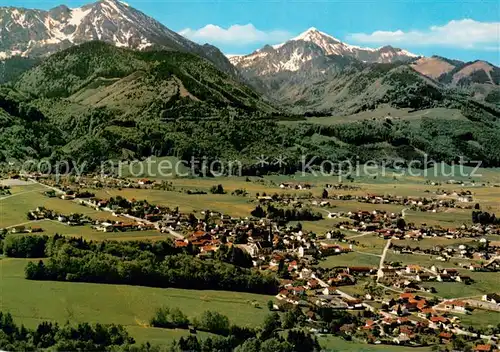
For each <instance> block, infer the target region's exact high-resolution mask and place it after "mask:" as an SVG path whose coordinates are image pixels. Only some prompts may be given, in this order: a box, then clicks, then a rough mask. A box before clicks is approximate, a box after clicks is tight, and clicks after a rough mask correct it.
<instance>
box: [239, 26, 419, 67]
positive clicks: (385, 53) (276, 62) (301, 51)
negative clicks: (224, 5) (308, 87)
mask: <svg viewBox="0 0 500 352" xmlns="http://www.w3.org/2000/svg"><path fill="white" fill-rule="evenodd" d="M330 55H337V56H348V57H353V58H355V59H358V60H360V61H363V62H380V63H388V62H394V61H398V60H407V59H411V58H414V57H418V56H417V55H415V54H412V53H410V52H408V51H406V50H402V49H398V48H393V47H388V46H386V47H383V48H378V49H373V48H363V47H359V46H355V45H350V44H346V43H343V42H342V41H341V40H339V39H337V38H335V37H333V36H331V35H329V34H327V33H325V32H321V31H319V30H318V29H316V28H314V27H311V28H309V29H308V30H307V31H305V32H303V33H301V34H299V35H298V36H296V37H294V38H292V39H290V40H288V41H286V42H285V43H281V44H277V45H273V46H269V45H267V46H265V47H264V48H262V49H259V50H256V51H255V52H253V53H251V54H249V55H246V56H239V57H234V58H230V61H231V63H232V64H233V65H235V66H236V67H237V68H240V69H242V70H243V71H247V70H250V71H253V72H254V73H256V74H257V75H266V74H270V73H278V72H281V71H290V72H295V71H298V70H300V69H301V68H302V67H303V66H304V65H305V64H306V63H307V62H310V61H311V60H314V59H315V58H318V57H321V56H330Z"/></svg>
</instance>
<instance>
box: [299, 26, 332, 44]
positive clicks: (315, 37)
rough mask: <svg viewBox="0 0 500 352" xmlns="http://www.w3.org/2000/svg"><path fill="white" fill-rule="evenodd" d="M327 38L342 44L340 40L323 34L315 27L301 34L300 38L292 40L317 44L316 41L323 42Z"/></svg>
mask: <svg viewBox="0 0 500 352" xmlns="http://www.w3.org/2000/svg"><path fill="white" fill-rule="evenodd" d="M325 38H328V39H330V40H334V41H336V42H340V40H338V39H337V38H335V37H332V36H331V35H329V34H327V33H325V32H321V31H320V30H318V29H317V28H315V27H311V28H309V29H308V30H307V31H305V32H303V33H301V34H299V35H298V36H296V37H295V38H292V39H291V40H303V41H306V42H316V41H319V42H321V41H322V40H324V39H325Z"/></svg>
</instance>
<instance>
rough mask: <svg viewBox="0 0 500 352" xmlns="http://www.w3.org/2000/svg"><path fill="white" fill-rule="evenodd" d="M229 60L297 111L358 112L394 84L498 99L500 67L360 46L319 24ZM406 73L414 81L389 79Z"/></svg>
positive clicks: (257, 86)
mask: <svg viewBox="0 0 500 352" xmlns="http://www.w3.org/2000/svg"><path fill="white" fill-rule="evenodd" d="M229 59H230V61H231V63H233V65H235V67H237V68H238V70H239V71H240V72H241V73H242V74H243V76H244V77H245V78H246V79H247V81H248V82H250V84H251V85H252V86H254V88H255V89H257V90H258V91H259V92H261V93H262V94H264V95H265V96H267V97H269V98H270V99H271V100H272V101H274V102H275V103H276V104H281V105H284V106H288V107H293V109H294V111H308V110H309V111H310V110H316V111H319V112H323V113H326V114H330V113H334V114H351V113H357V112H359V111H362V110H364V109H371V108H374V107H376V106H378V105H380V104H381V103H386V102H387V100H391V99H392V97H388V94H390V92H391V91H393V90H394V89H395V87H394V84H396V85H398V86H407V85H410V84H417V85H420V86H427V87H429V89H430V90H448V89H450V88H453V89H461V90H464V91H467V92H468V93H469V94H471V95H472V96H474V97H475V98H476V99H478V100H481V101H487V102H492V103H495V102H497V101H498V89H499V88H498V85H499V73H500V70H499V68H498V67H495V66H494V65H492V64H490V63H487V62H484V61H474V62H469V63H464V62H461V61H457V60H449V59H446V58H441V57H437V56H435V57H431V58H426V57H422V56H419V55H416V54H413V53H410V52H408V51H406V50H403V49H400V48H394V47H391V46H384V47H381V48H376V49H373V48H361V47H359V46H354V45H349V44H347V43H344V42H342V41H340V40H339V39H336V38H334V37H333V36H331V35H329V34H326V33H324V32H321V31H319V30H318V29H316V28H310V29H308V30H307V31H305V32H304V33H302V34H300V35H299V36H297V37H295V38H292V39H291V40H289V41H287V42H285V43H282V44H278V45H274V46H270V45H266V46H264V47H263V48H261V49H259V50H256V51H255V52H253V53H251V54H248V55H240V56H231V57H230V58H229ZM402 72H404V73H405V75H406V77H405V79H408V78H410V77H411V79H410V80H409V81H407V82H403V81H401V80H399V79H398V80H393V79H391V77H392V78H394V77H401V73H402ZM389 82H390V83H389ZM398 91H399V92H401V91H402V90H401V89H399V88H398ZM436 104H437V103H436Z"/></svg>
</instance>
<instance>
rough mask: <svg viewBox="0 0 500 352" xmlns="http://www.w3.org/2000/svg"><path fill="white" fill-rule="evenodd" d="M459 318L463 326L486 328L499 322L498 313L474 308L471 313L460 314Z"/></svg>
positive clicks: (499, 314)
mask: <svg viewBox="0 0 500 352" xmlns="http://www.w3.org/2000/svg"><path fill="white" fill-rule="evenodd" d="M459 318H460V321H461V322H462V324H463V325H465V326H473V327H475V328H478V327H479V328H487V327H488V326H490V325H493V326H497V325H498V324H499V322H500V313H498V312H489V311H484V310H479V309H476V310H474V311H473V312H472V314H466V315H460V316H459Z"/></svg>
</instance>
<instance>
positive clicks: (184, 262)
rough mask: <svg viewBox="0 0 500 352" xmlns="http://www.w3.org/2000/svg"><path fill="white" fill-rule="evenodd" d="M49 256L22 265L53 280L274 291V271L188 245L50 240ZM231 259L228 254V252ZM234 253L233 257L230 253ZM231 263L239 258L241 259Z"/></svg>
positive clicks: (40, 277)
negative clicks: (203, 254)
mask: <svg viewBox="0 0 500 352" xmlns="http://www.w3.org/2000/svg"><path fill="white" fill-rule="evenodd" d="M48 244H50V246H49V245H46V248H45V254H46V255H47V256H48V259H47V260H45V261H39V262H38V263H33V262H30V263H28V265H27V266H26V268H25V274H26V278H27V279H30V280H57V281H77V282H95V283H109V284H127V285H139V286H149V287H178V288H186V289H201V290H203V289H210V290H227V291H242V292H254V293H261V294H275V293H276V292H277V289H278V282H277V281H276V278H275V276H273V275H267V274H263V273H260V272H258V271H254V270H250V269H246V268H241V267H238V266H235V265H232V264H228V263H225V262H223V261H220V260H202V259H199V258H197V257H194V256H193V255H191V254H192V252H191V249H189V248H187V249H181V248H176V247H175V246H173V245H172V243H171V242H167V241H164V242H160V243H148V242H113V241H109V242H102V243H94V242H85V241H82V240H76V241H73V240H71V239H68V240H61V239H59V240H57V241H55V242H54V241H49V242H48ZM228 256H229V258H232V254H231V253H230V254H228ZM235 258H236V257H235ZM234 261H235V262H238V263H240V261H241V263H244V264H245V265H248V264H247V263H246V262H243V260H242V259H234Z"/></svg>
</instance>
